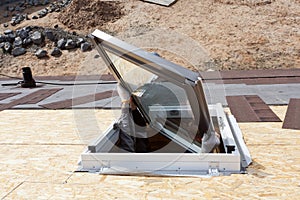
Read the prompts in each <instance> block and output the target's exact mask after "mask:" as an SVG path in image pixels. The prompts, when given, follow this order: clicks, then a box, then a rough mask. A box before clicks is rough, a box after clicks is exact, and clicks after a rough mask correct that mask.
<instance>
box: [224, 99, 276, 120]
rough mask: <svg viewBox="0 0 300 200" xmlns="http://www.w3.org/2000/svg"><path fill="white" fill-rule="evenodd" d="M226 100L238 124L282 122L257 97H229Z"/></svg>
mask: <svg viewBox="0 0 300 200" xmlns="http://www.w3.org/2000/svg"><path fill="white" fill-rule="evenodd" d="M226 99H227V102H228V105H229V107H230V110H231V112H232V114H233V115H234V116H235V117H236V119H237V121H238V122H281V120H280V119H279V117H278V116H277V115H276V114H275V113H274V112H273V111H272V110H271V109H270V108H269V106H268V105H267V104H265V102H264V101H263V100H262V99H261V98H260V97H259V96H257V95H243V96H227V97H226Z"/></svg>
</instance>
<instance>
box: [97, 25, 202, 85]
mask: <svg viewBox="0 0 300 200" xmlns="http://www.w3.org/2000/svg"><path fill="white" fill-rule="evenodd" d="M92 35H93V36H94V37H96V38H97V39H98V40H96V43H101V45H103V47H104V48H106V49H107V50H109V51H111V52H114V53H118V55H119V56H120V57H122V58H124V59H126V60H128V61H130V62H132V63H136V64H137V65H139V66H140V67H141V68H143V69H145V70H147V71H150V72H152V73H154V74H157V72H159V75H160V76H162V77H163V78H165V79H166V80H172V81H179V82H180V83H181V84H183V83H185V80H186V79H187V80H189V81H191V82H195V81H197V79H198V77H199V74H198V73H196V72H193V71H191V70H188V69H185V68H184V67H181V66H179V65H176V64H174V63H172V62H170V61H167V60H165V59H163V58H161V57H159V56H156V55H153V54H152V53H149V52H146V51H144V50H142V49H140V48H137V47H135V46H132V45H129V44H127V43H126V42H123V41H121V40H119V39H117V38H115V37H112V36H110V35H108V34H106V33H104V32H102V31H100V30H95V31H94V32H93V33H92Z"/></svg>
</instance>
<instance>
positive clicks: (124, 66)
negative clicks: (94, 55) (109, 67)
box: [106, 51, 157, 91]
mask: <svg viewBox="0 0 300 200" xmlns="http://www.w3.org/2000/svg"><path fill="white" fill-rule="evenodd" d="M106 53H107V55H108V56H109V58H110V60H111V61H112V63H113V64H114V66H115V67H116V68H117V71H118V72H119V74H120V75H121V77H122V79H123V81H125V82H126V83H127V84H128V85H129V86H130V87H131V90H132V91H134V90H136V89H137V88H139V87H140V86H142V85H144V84H146V83H150V82H151V81H153V80H155V79H156V78H157V76H156V75H154V74H152V73H151V72H148V71H146V70H144V69H142V68H140V67H138V66H137V65H135V64H133V63H131V62H129V61H127V60H125V59H123V58H120V57H119V56H117V55H114V54H112V53H110V52H108V51H106Z"/></svg>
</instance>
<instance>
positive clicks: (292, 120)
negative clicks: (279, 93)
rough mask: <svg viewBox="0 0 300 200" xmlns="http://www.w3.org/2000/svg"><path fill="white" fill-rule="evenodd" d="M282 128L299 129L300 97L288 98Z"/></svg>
mask: <svg viewBox="0 0 300 200" xmlns="http://www.w3.org/2000/svg"><path fill="white" fill-rule="evenodd" d="M282 128H286V129H296V130H300V99H290V102H289V105H288V109H287V112H286V115H285V118H284V122H283V126H282Z"/></svg>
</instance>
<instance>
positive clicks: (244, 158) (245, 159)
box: [226, 115, 252, 171]
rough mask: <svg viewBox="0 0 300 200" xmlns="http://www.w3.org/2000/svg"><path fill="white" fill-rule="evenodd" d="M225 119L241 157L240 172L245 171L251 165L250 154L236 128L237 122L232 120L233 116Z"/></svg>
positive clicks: (238, 129)
mask: <svg viewBox="0 0 300 200" xmlns="http://www.w3.org/2000/svg"><path fill="white" fill-rule="evenodd" d="M226 117H227V121H228V123H229V126H230V128H231V131H232V135H233V137H234V140H235V142H236V144H237V147H238V149H239V152H240V155H241V166H242V170H244V171H246V167H248V166H249V165H250V164H251V163H252V159H251V155H250V152H249V150H248V148H247V146H246V144H245V142H244V139H243V134H242V132H241V130H240V128H239V127H238V124H237V121H236V119H235V118H234V116H233V115H230V116H228V115H227V116H226Z"/></svg>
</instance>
